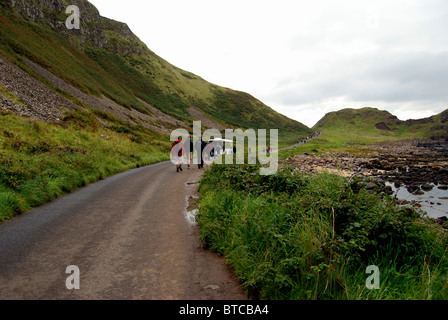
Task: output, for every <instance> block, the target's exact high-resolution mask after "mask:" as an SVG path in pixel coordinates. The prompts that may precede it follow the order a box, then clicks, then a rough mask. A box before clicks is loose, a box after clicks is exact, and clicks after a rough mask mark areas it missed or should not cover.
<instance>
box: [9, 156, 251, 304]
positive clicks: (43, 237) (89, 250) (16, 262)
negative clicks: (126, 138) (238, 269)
mask: <svg viewBox="0 0 448 320" xmlns="http://www.w3.org/2000/svg"><path fill="white" fill-rule="evenodd" d="M200 174H201V171H200V170H199V169H197V168H192V169H186V168H184V171H183V172H180V173H176V170H175V167H174V165H173V164H171V162H164V163H159V164H155V165H151V166H147V167H142V168H138V169H134V170H130V171H127V172H123V173H121V174H118V175H115V176H113V177H110V178H107V179H105V180H102V181H99V182H97V183H94V184H91V185H89V186H86V187H84V188H82V189H80V190H78V191H76V192H73V193H71V194H68V195H66V196H63V197H61V198H59V199H58V200H56V201H53V202H51V203H49V204H46V205H44V206H42V207H39V208H37V209H34V210H32V211H30V212H28V213H26V214H24V215H21V216H19V217H17V218H14V219H12V220H10V221H8V222H6V223H4V224H2V225H0V299H2V300H7V299H19V300H23V299H32V300H42V299H44V300H54V299H56V300H65V299H70V300H86V299H88V300H91V299H94V300H114V299H120V300H202V299H204V300H213V299H223V300H245V299H246V295H245V294H244V291H243V290H242V289H241V287H240V286H239V283H238V281H237V280H236V279H235V277H234V276H233V275H232V273H231V272H230V270H229V268H228V267H227V265H226V264H225V261H224V260H223V258H221V257H218V256H216V255H215V254H213V253H210V252H208V251H206V250H203V248H202V246H201V243H200V241H199V236H198V230H197V227H196V225H194V224H192V223H191V222H189V221H188V219H187V218H186V215H185V214H184V213H185V208H186V202H187V201H186V199H187V197H188V196H194V193H196V192H197V185H196V184H195V183H194V182H196V181H197V180H198V178H199V177H200ZM72 265H74V266H77V267H78V269H79V285H80V288H79V289H71V290H70V289H68V288H67V286H66V280H67V279H68V278H69V277H70V278H69V279H71V278H72V277H73V275H74V274H72V273H66V268H67V267H68V266H72ZM74 283H76V282H72V281H69V284H74Z"/></svg>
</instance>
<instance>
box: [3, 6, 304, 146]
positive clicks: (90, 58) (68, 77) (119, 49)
mask: <svg viewBox="0 0 448 320" xmlns="http://www.w3.org/2000/svg"><path fill="white" fill-rule="evenodd" d="M72 2H73V3H72V4H76V5H78V6H79V7H80V9H81V11H82V12H83V15H82V21H81V30H68V29H66V28H65V27H64V26H63V24H64V23H65V19H66V18H67V16H68V15H67V14H66V13H65V6H66V5H67V3H66V1H62V0H60V1H53V2H49V1H46V0H36V1H29V3H30V5H32V6H33V7H32V8H33V10H27V7H26V3H27V2H24V4H16V6H14V7H12V6H11V4H9V3H8V2H6V3H3V2H2V6H1V8H0V38H1V42H0V55H2V56H4V57H6V58H7V59H8V60H10V61H11V62H13V63H14V64H16V65H18V66H19V67H21V68H22V69H24V70H25V71H27V72H28V73H30V74H33V75H35V76H36V77H38V75H36V74H35V72H33V71H32V70H30V68H29V67H28V66H27V64H26V63H24V60H23V59H24V58H26V59H29V60H31V61H32V62H35V63H37V64H38V65H40V66H42V67H44V68H45V69H47V70H49V71H51V72H52V73H53V74H55V75H56V76H58V77H59V78H61V79H63V80H64V81H66V82H68V83H69V84H71V85H73V86H74V87H76V88H78V89H79V90H81V91H83V92H84V93H87V94H90V95H95V96H99V97H101V96H105V97H108V98H110V99H112V100H113V101H115V102H116V103H118V104H120V105H121V106H123V107H125V108H128V109H135V110H138V111H140V112H142V113H148V110H147V108H146V107H145V106H144V103H142V101H143V102H145V103H148V104H150V105H152V106H154V107H156V108H157V109H159V110H160V111H162V112H164V113H166V114H168V115H170V116H172V117H175V118H176V119H179V120H182V121H184V122H185V124H186V126H187V127H188V126H189V125H191V121H192V120H193V117H192V116H191V115H190V113H189V112H188V107H189V106H190V105H192V106H194V107H196V108H197V109H199V110H201V111H203V112H204V113H205V114H206V115H207V116H208V117H210V118H211V119H212V120H214V121H216V122H218V123H221V124H223V125H225V126H227V127H231V128H254V129H257V128H266V129H269V128H276V129H279V136H280V141H282V142H283V143H284V144H288V143H289V142H293V141H295V140H296V139H297V137H298V136H301V135H305V134H307V133H309V132H311V130H310V129H309V128H307V127H306V126H304V125H303V124H301V123H299V122H297V121H294V120H291V119H289V118H287V117H286V116H283V115H281V114H279V113H277V112H275V111H274V110H272V109H271V108H269V107H268V106H266V105H265V104H263V103H262V102H261V101H259V100H257V99H256V98H254V97H252V96H250V95H249V94H247V93H244V92H239V91H235V90H231V89H228V88H223V87H220V86H218V85H215V84H211V83H209V82H207V81H205V80H203V79H202V78H200V77H199V76H197V75H195V74H192V73H190V72H187V71H184V70H181V69H179V68H177V67H175V66H173V65H171V64H170V63H168V62H167V61H165V60H164V59H162V58H161V57H159V56H157V55H156V54H155V53H154V52H152V51H151V50H150V49H148V47H147V46H146V44H144V43H143V42H141V41H140V40H139V39H138V37H137V36H135V35H134V34H133V33H132V32H131V31H130V30H129V28H128V27H127V25H125V24H123V23H120V22H116V21H113V20H110V19H107V18H104V17H101V16H99V13H98V11H97V10H96V8H95V7H94V6H93V5H91V4H90V3H89V2H87V1H85V0H76V1H72ZM21 6H25V8H22V7H21ZM29 11H31V12H35V11H36V12H39V14H36V16H32V15H31V16H30V13H29ZM42 15H43V17H42ZM65 94H66V93H65ZM66 95H67V94H66ZM72 100H74V99H72ZM75 102H76V101H75ZM92 107H94V106H92Z"/></svg>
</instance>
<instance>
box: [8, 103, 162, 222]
mask: <svg viewBox="0 0 448 320" xmlns="http://www.w3.org/2000/svg"><path fill="white" fill-rule="evenodd" d="M109 118H110V119H112V118H113V117H109ZM103 121H106V120H105V119H103ZM112 124H115V126H114V125H112ZM107 127H109V126H107ZM107 127H103V126H100V125H99V120H98V117H97V116H96V115H95V114H93V113H91V112H87V111H80V110H78V111H76V110H75V111H73V112H72V113H69V114H67V115H66V116H65V118H64V119H63V121H62V122H61V123H58V124H49V123H43V122H39V121H32V120H29V119H26V118H22V117H18V116H15V115H13V114H11V113H8V112H1V113H0V223H1V222H4V221H6V220H8V219H10V218H12V217H14V216H16V215H18V214H21V213H23V212H26V211H28V210H30V209H31V208H34V207H36V206H39V205H41V204H43V203H45V202H48V201H51V200H53V199H55V198H57V197H59V196H61V195H63V194H65V193H67V192H70V191H73V190H75V189H77V188H79V187H82V186H85V185H87V184H89V183H92V182H95V181H97V180H99V179H103V178H105V177H107V176H110V175H113V174H116V173H118V172H121V171H124V170H127V169H131V168H135V167H138V166H144V165H148V164H151V163H155V162H159V161H163V160H168V159H169V147H170V145H169V144H168V143H167V141H169V139H168V137H165V136H162V135H160V134H158V133H155V132H151V131H149V130H146V129H143V128H140V127H125V126H124V124H122V123H111V125H110V127H112V128H116V127H121V128H126V130H121V131H120V130H114V129H109V128H107Z"/></svg>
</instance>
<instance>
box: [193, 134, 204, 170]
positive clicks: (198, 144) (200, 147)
mask: <svg viewBox="0 0 448 320" xmlns="http://www.w3.org/2000/svg"><path fill="white" fill-rule="evenodd" d="M205 145H206V143H205V142H204V141H202V138H199V139H198V140H197V141H196V142H195V145H194V147H195V149H196V153H197V157H198V169H202V168H204V154H203V152H204V148H205Z"/></svg>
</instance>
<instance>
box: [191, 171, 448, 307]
mask: <svg viewBox="0 0 448 320" xmlns="http://www.w3.org/2000/svg"><path fill="white" fill-rule="evenodd" d="M364 185H365V181H362V180H347V179H345V178H342V177H339V176H335V175H329V174H319V175H298V174H296V175H293V174H292V173H291V171H290V170H289V169H284V170H282V171H280V172H278V173H277V174H275V175H272V176H260V175H258V168H257V167H256V166H241V165H233V166H229V165H214V166H212V168H211V169H210V170H209V171H207V172H206V173H205V175H204V176H203V178H202V180H201V185H200V191H201V198H200V212H199V215H198V225H199V228H200V232H201V237H202V240H203V242H204V244H205V245H206V247H208V248H210V249H211V250H214V251H216V252H218V253H219V254H222V255H225V256H226V257H227V261H228V263H229V265H230V266H231V267H232V268H233V269H234V271H235V273H236V274H237V276H238V277H239V278H240V279H241V280H242V282H243V284H244V286H245V288H246V289H247V290H248V292H250V293H252V294H254V295H255V296H257V297H259V298H261V299H287V300H295V299H338V300H339V299H350V300H353V299H446V298H448V281H447V279H448V268H447V267H448V257H447V254H446V250H447V244H448V243H447V240H448V237H447V236H448V233H447V231H446V230H444V229H442V228H441V227H439V226H438V225H437V224H435V223H434V222H432V221H429V220H428V219H423V218H420V216H419V213H418V212H415V211H414V210H413V209H410V208H403V207H398V206H396V205H395V203H394V201H393V199H391V198H390V197H388V196H387V195H386V194H384V193H381V191H380V190H378V191H377V192H376V193H369V192H367V191H366V190H365V188H364ZM369 265H376V266H377V267H378V268H379V271H380V278H379V279H380V287H379V289H367V288H366V280H367V278H368V276H369V275H368V274H366V268H367V266H369Z"/></svg>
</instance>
